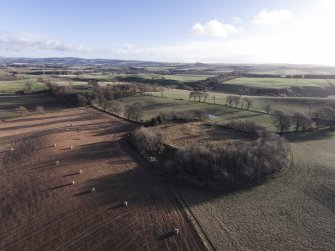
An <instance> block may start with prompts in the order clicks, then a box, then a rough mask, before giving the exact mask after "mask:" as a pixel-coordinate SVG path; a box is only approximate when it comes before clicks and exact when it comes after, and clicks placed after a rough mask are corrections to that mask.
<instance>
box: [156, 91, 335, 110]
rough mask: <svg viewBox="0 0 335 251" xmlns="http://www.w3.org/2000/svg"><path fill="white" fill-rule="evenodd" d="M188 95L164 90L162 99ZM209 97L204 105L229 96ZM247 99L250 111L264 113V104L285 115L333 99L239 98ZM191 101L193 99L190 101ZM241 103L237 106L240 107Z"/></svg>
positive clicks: (210, 95)
mask: <svg viewBox="0 0 335 251" xmlns="http://www.w3.org/2000/svg"><path fill="white" fill-rule="evenodd" d="M189 93H190V91H187V90H177V89H165V90H164V92H163V95H164V97H167V98H168V99H183V100H185V101H189V100H190V99H189ZM151 94H152V95H153V96H155V97H160V96H161V93H155V92H153V93H151ZM208 94H209V97H208V98H207V100H206V103H209V104H214V99H213V97H215V103H216V104H219V105H226V104H227V100H226V99H227V96H228V95H230V94H226V93H222V92H212V91H209V92H208ZM245 97H248V98H251V99H252V100H253V101H254V102H253V104H252V106H251V108H250V109H251V110H255V111H261V112H262V111H264V106H265V104H267V103H269V104H270V105H271V107H272V110H282V111H284V112H286V113H289V114H290V113H293V112H294V111H296V110H298V111H303V112H305V113H309V112H310V109H311V111H312V112H313V111H315V110H316V109H317V108H319V107H321V106H323V105H325V104H327V103H328V102H334V101H335V98H334V97H329V98H313V97H270V96H246V95H242V96H241V101H242V100H243V98H245ZM191 100H193V99H191ZM241 104H242V103H240V104H239V105H238V107H240V106H241Z"/></svg>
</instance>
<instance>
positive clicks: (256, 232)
mask: <svg viewBox="0 0 335 251" xmlns="http://www.w3.org/2000/svg"><path fill="white" fill-rule="evenodd" d="M289 140H290V145H291V148H292V153H293V159H292V162H293V166H292V167H291V168H290V169H288V170H287V171H286V172H285V173H283V174H282V175H281V176H280V177H277V178H275V179H273V180H270V181H268V182H266V183H264V184H262V185H259V186H257V187H253V188H250V189H246V190H243V191H238V192H234V193H226V194H225V193H220V192H211V191H204V190H201V189H196V188H191V187H186V186H180V187H179V188H177V193H180V194H181V196H182V197H183V199H184V200H185V202H186V204H187V205H188V206H189V208H190V210H191V211H192V212H193V214H194V216H195V217H196V218H197V220H198V221H199V223H200V226H201V227H202V229H203V230H204V231H205V232H206V234H207V235H208V237H209V239H210V241H211V243H212V244H213V246H214V247H215V248H216V249H217V250H333V249H334V247H335V239H334V238H333V237H334V236H335V228H334V226H335V218H334V213H335V168H334V161H335V148H334V144H335V133H334V131H326V132H319V133H315V134H313V135H304V134H302V135H300V136H294V137H291V138H289Z"/></svg>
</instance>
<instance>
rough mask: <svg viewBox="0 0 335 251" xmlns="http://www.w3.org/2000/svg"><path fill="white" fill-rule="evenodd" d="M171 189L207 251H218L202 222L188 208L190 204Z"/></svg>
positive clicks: (170, 187)
mask: <svg viewBox="0 0 335 251" xmlns="http://www.w3.org/2000/svg"><path fill="white" fill-rule="evenodd" d="M169 189H170V191H171V193H172V195H173V196H174V197H175V199H176V200H177V201H178V203H179V204H180V205H181V207H182V208H183V209H184V210H185V213H186V216H187V218H188V220H189V221H190V222H191V224H192V226H193V227H194V229H195V231H196V232H197V233H198V235H199V237H200V239H201V241H202V242H203V243H204V245H205V247H206V248H207V250H210V251H215V250H216V249H215V247H214V245H213V243H212V242H211V241H210V239H209V238H208V236H207V234H206V232H205V231H204V229H203V228H202V226H201V224H200V222H199V221H198V219H197V218H196V217H195V215H194V214H193V212H192V209H191V208H190V207H189V206H188V204H187V203H186V202H185V200H184V199H183V198H182V197H181V196H180V195H178V193H177V192H176V191H175V190H174V188H173V187H172V186H169Z"/></svg>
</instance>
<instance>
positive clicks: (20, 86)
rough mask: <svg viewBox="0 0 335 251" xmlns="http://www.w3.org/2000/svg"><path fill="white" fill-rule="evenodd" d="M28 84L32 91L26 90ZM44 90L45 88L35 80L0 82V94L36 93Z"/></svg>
mask: <svg viewBox="0 0 335 251" xmlns="http://www.w3.org/2000/svg"><path fill="white" fill-rule="evenodd" d="M27 82H29V83H31V84H32V89H31V90H30V91H28V90H26V86H25V85H26V83H27ZM45 89H46V86H45V85H44V84H42V83H39V82H37V81H36V80H27V79H22V80H13V81H0V93H15V92H16V91H23V90H24V91H25V92H36V91H43V90H45Z"/></svg>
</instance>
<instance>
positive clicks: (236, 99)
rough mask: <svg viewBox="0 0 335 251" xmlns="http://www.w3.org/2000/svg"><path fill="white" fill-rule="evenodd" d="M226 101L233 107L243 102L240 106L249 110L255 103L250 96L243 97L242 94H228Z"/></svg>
mask: <svg viewBox="0 0 335 251" xmlns="http://www.w3.org/2000/svg"><path fill="white" fill-rule="evenodd" d="M226 101H227V104H228V106H229V107H232V106H233V105H234V106H235V107H237V106H239V104H241V106H240V107H241V108H246V109H247V110H249V108H250V107H251V106H252V105H253V103H254V100H253V99H251V98H249V97H245V98H241V97H240V96H237V95H228V96H227V98H226Z"/></svg>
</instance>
